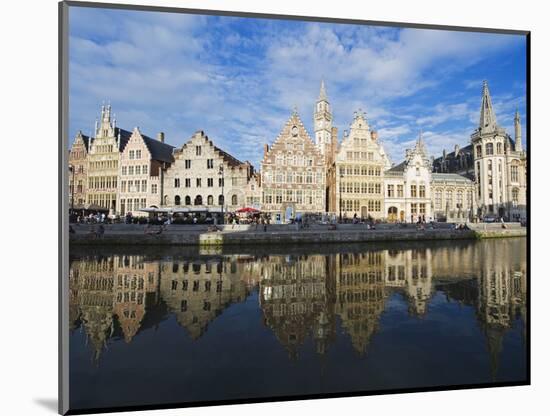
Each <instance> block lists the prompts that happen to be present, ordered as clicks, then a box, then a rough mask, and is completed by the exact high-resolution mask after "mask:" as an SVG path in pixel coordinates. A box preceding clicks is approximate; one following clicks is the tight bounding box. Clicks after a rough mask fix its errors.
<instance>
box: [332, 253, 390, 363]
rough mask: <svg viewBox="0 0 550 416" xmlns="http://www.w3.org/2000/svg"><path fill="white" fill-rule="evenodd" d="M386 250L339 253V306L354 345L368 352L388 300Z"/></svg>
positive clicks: (337, 276) (359, 349)
mask: <svg viewBox="0 0 550 416" xmlns="http://www.w3.org/2000/svg"><path fill="white" fill-rule="evenodd" d="M383 260H384V253H383V252H382V251H369V252H366V253H347V254H338V255H337V259H336V261H335V263H334V264H335V275H336V307H335V313H336V315H338V316H339V317H340V319H341V320H342V327H343V328H344V330H345V331H346V332H347V333H348V335H349V336H350V338H351V343H352V345H353V348H354V349H355V350H356V351H357V352H358V353H359V354H363V353H365V351H366V349H367V346H368V345H369V343H370V340H371V337H372V335H373V334H374V332H375V331H376V329H377V327H378V320H379V318H380V314H381V313H382V311H383V310H384V303H385V299H386V293H385V284H384V283H385V282H384V262H383Z"/></svg>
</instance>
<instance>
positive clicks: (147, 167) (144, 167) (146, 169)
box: [142, 165, 149, 175]
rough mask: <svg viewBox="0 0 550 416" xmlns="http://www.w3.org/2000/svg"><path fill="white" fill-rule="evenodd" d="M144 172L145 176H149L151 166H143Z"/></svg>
mask: <svg viewBox="0 0 550 416" xmlns="http://www.w3.org/2000/svg"><path fill="white" fill-rule="evenodd" d="M142 171H143V174H144V175H147V174H148V173H149V166H147V165H143V169H142Z"/></svg>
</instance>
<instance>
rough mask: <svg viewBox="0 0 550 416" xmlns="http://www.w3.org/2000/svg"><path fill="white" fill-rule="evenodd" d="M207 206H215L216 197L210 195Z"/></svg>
mask: <svg viewBox="0 0 550 416" xmlns="http://www.w3.org/2000/svg"><path fill="white" fill-rule="evenodd" d="M206 203H207V205H214V197H213V196H212V195H208V198H206Z"/></svg>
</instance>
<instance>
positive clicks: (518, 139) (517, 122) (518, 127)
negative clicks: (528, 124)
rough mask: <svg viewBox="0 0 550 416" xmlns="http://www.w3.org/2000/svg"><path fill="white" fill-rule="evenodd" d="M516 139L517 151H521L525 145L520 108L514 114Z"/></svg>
mask: <svg viewBox="0 0 550 416" xmlns="http://www.w3.org/2000/svg"><path fill="white" fill-rule="evenodd" d="M514 136H515V137H514V139H515V141H516V152H521V151H522V150H523V146H522V143H521V119H520V117H519V110H518V109H516V115H515V116H514Z"/></svg>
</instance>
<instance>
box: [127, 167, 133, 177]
mask: <svg viewBox="0 0 550 416" xmlns="http://www.w3.org/2000/svg"><path fill="white" fill-rule="evenodd" d="M133 174H134V167H133V166H128V175H133Z"/></svg>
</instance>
